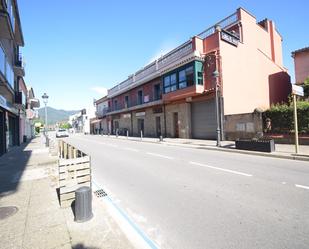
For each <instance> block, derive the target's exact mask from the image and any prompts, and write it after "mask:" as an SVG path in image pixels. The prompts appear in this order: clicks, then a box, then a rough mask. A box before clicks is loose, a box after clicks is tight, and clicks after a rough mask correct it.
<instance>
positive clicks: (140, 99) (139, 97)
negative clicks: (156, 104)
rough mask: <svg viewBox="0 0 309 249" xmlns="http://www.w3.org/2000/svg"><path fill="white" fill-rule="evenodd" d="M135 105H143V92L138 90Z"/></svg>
mask: <svg viewBox="0 0 309 249" xmlns="http://www.w3.org/2000/svg"><path fill="white" fill-rule="evenodd" d="M137 104H138V105H141V104H143V90H139V91H138V92H137Z"/></svg>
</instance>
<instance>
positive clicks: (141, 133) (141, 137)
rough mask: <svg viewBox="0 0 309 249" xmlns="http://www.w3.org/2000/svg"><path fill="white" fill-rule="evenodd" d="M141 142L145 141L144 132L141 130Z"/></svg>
mask: <svg viewBox="0 0 309 249" xmlns="http://www.w3.org/2000/svg"><path fill="white" fill-rule="evenodd" d="M141 140H143V130H141Z"/></svg>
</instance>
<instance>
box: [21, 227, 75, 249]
mask: <svg viewBox="0 0 309 249" xmlns="http://www.w3.org/2000/svg"><path fill="white" fill-rule="evenodd" d="M68 243H70V236H69V234H68V231H67V227H66V225H65V224H61V225H57V226H53V227H47V228H46V229H44V230H38V231H35V232H26V233H25V236H24V240H23V247H22V248H23V249H42V248H44V249H52V248H58V247H60V246H62V245H65V244H68Z"/></svg>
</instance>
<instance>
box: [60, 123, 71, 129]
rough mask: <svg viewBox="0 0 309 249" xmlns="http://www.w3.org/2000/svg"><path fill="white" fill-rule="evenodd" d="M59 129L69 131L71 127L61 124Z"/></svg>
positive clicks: (67, 124)
mask: <svg viewBox="0 0 309 249" xmlns="http://www.w3.org/2000/svg"><path fill="white" fill-rule="evenodd" d="M60 128H61V129H67V130H68V129H70V128H72V125H70V124H69V123H62V124H61V125H60Z"/></svg>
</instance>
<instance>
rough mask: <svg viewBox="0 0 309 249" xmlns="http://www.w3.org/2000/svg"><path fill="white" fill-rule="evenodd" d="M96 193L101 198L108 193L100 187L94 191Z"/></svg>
mask: <svg viewBox="0 0 309 249" xmlns="http://www.w3.org/2000/svg"><path fill="white" fill-rule="evenodd" d="M94 194H95V195H96V197H99V198H101V197H105V196H107V194H106V193H105V191H104V190H103V189H98V190H96V191H94Z"/></svg>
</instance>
